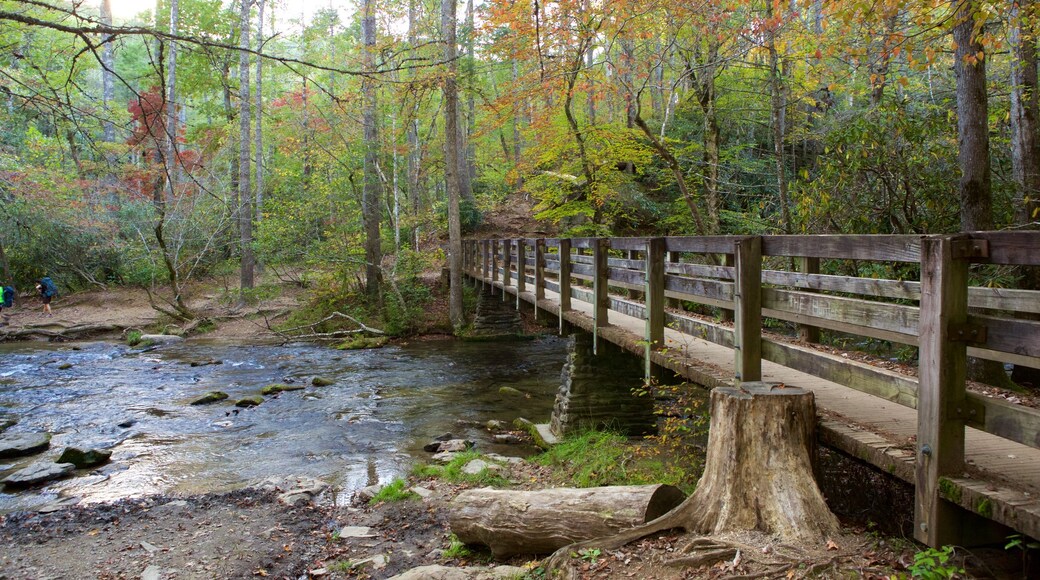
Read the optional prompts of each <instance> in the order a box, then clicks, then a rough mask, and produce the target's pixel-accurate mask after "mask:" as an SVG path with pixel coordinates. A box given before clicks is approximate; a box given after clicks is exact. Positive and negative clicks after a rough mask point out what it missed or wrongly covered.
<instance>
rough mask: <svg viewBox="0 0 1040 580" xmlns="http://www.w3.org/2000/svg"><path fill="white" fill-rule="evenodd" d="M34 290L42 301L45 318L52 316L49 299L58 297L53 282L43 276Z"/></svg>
mask: <svg viewBox="0 0 1040 580" xmlns="http://www.w3.org/2000/svg"><path fill="white" fill-rule="evenodd" d="M36 290H37V291H38V292H39V293H40V298H41V299H42V300H43V313H44V314H46V315H47V316H54V314H53V313H51V299H53V298H54V297H56V296H57V295H58V287H57V286H55V285H54V281H53V280H51V279H50V276H44V277H43V278H40V281H39V282H37V283H36Z"/></svg>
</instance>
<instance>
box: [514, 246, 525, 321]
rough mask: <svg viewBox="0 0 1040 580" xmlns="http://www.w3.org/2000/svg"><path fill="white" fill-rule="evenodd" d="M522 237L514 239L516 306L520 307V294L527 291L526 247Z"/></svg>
mask: <svg viewBox="0 0 1040 580" xmlns="http://www.w3.org/2000/svg"><path fill="white" fill-rule="evenodd" d="M524 245H525V242H524V239H523V238H517V239H516V296H517V302H516V307H517V308H518V309H519V308H520V294H521V293H523V292H526V291H527V249H526V248H525V247H524Z"/></svg>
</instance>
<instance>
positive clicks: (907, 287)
mask: <svg viewBox="0 0 1040 580" xmlns="http://www.w3.org/2000/svg"><path fill="white" fill-rule="evenodd" d="M717 277H720V276H717ZM762 282H764V283H767V284H776V285H778V286H793V287H796V288H802V289H806V290H810V289H811V290H820V291H829V292H845V293H849V294H863V295H867V296H875V297H882V298H895V299H899V300H920V299H921V284H920V283H919V282H914V281H911V280H887V279H880V278H849V277H848V276H832V275H828V274H803V273H800V272H784V271H781V270H766V271H764V272H762ZM968 306H970V307H972V308H989V309H993V310H1009V311H1014V312H1029V313H1033V314H1037V313H1040V292H1038V291H1036V290H1018V289H1013V288H980V287H971V288H968Z"/></svg>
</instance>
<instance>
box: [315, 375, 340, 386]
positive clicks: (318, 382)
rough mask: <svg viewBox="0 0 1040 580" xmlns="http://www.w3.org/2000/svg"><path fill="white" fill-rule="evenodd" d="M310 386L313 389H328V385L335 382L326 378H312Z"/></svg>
mask: <svg viewBox="0 0 1040 580" xmlns="http://www.w3.org/2000/svg"><path fill="white" fill-rule="evenodd" d="M311 384H312V385H314V386H315V387H328V386H330V385H334V384H336V381H334V380H332V379H330V378H328V377H314V378H313V379H311Z"/></svg>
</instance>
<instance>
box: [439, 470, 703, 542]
mask: <svg viewBox="0 0 1040 580" xmlns="http://www.w3.org/2000/svg"><path fill="white" fill-rule="evenodd" d="M683 499H684V494H683V492H682V491H680V490H679V489H678V488H675V487H672V486H670V485H635V486H611V487H590V488H584V489H575V488H554V489H543V490H537V491H513V490H501V489H489V488H485V489H471V490H467V491H464V492H462V493H460V494H459V495H458V497H456V498H455V499H454V500H452V502H451V503H452V505H451V512H450V513H449V516H448V519H449V525H450V527H451V532H452V533H453V534H455V535H456V536H457V537H458V538H459V540H460V541H462V542H463V543H466V544H483V545H486V546H488V547H490V548H491V552H492V553H493V554H494V556H495V558H498V559H502V558H506V557H509V556H512V555H515V554H546V553H549V552H552V551H553V550H556V549H558V548H562V547H563V546H566V545H568V544H571V543H574V542H578V541H581V540H587V539H590V538H598V537H603V536H609V535H611V534H616V533H617V532H619V531H621V530H626V529H629V528H633V527H635V526H638V525H641V524H645V523H646V522H648V521H650V520H653V519H655V518H657V517H659V516H661V515H663V514H666V513H668V512H669V511H670V510H671V509H672V508H674V507H675V506H677V505H679V504H680V503H682V501H683Z"/></svg>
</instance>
